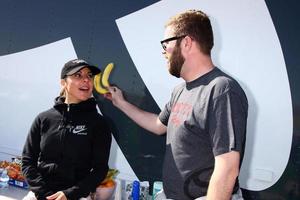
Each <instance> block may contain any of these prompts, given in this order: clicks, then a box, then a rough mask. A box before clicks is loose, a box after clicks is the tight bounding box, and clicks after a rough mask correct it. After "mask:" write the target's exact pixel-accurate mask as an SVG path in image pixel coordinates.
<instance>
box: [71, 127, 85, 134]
mask: <svg viewBox="0 0 300 200" xmlns="http://www.w3.org/2000/svg"><path fill="white" fill-rule="evenodd" d="M85 130H87V129H86V128H84V129H76V128H74V129H73V133H74V134H76V133H80V132H82V131H85Z"/></svg>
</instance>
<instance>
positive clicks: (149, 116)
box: [117, 101, 166, 135]
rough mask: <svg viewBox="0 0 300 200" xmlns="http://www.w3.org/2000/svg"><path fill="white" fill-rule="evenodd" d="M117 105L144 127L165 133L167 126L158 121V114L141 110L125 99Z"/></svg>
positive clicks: (158, 133) (156, 132) (159, 133)
mask: <svg viewBox="0 0 300 200" xmlns="http://www.w3.org/2000/svg"><path fill="white" fill-rule="evenodd" d="M117 107H118V108H119V109H120V110H121V111H123V112H124V113H125V114H126V115H127V116H128V117H129V118H130V119H132V120H133V121H134V122H135V123H137V124H138V125H139V126H141V127H142V128H144V129H146V130H148V131H150V132H153V133H155V134H157V135H161V134H164V133H165V131H166V128H165V127H164V125H163V124H161V123H160V122H159V121H158V115H157V114H155V113H150V112H146V111H144V110H141V109H140V108H138V107H136V106H135V105H133V104H131V103H129V102H127V101H123V102H122V103H120V104H119V105H118V106H117Z"/></svg>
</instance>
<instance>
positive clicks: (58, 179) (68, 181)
mask: <svg viewBox="0 0 300 200" xmlns="http://www.w3.org/2000/svg"><path fill="white" fill-rule="evenodd" d="M98 73H100V70H99V69H98V68H97V67H95V66H92V65H90V64H88V63H87V62H86V61H84V60H79V59H75V60H71V61H69V62H67V63H66V64H65V65H64V67H63V68H62V71H61V87H62V90H61V94H60V96H59V97H57V98H56V99H55V104H54V106H53V108H51V109H49V110H47V111H45V112H42V113H40V114H39V115H38V116H37V117H36V119H35V120H34V122H33V124H32V126H31V129H30V131H29V134H28V137H27V140H26V143H25V146H24V149H23V155H22V171H23V174H24V175H25V177H26V180H27V182H28V184H29V185H30V190H31V191H30V193H29V194H28V195H27V196H26V197H24V199H26V198H27V199H29V198H30V196H34V197H35V198H34V199H37V200H45V199H49V200H67V199H68V200H73V199H74V200H75V199H76V200H78V199H80V198H82V197H87V196H88V195H89V194H90V193H91V192H93V191H94V190H95V188H96V187H97V186H98V185H99V184H100V183H101V181H102V180H104V178H105V177H106V174H107V171H108V158H109V152H110V145H111V134H110V130H109V128H108V125H107V124H106V122H105V121H104V119H103V117H102V116H101V115H100V114H99V113H98V112H97V109H96V101H95V99H94V98H93V97H92V91H93V77H94V75H95V74H98Z"/></svg>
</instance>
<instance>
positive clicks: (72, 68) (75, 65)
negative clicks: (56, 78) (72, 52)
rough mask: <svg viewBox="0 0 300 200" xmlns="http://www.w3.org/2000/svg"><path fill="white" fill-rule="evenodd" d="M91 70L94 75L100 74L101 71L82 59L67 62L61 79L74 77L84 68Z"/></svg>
mask: <svg viewBox="0 0 300 200" xmlns="http://www.w3.org/2000/svg"><path fill="white" fill-rule="evenodd" d="M85 67H87V68H89V69H90V70H91V72H92V74H93V75H96V74H99V73H100V72H101V70H100V69H99V68H98V67H96V66H94V65H90V64H89V63H88V62H86V61H85V60H82V59H74V60H70V61H69V62H67V63H66V64H65V65H64V67H63V68H62V70H61V74H60V78H61V79H64V78H65V77H66V76H69V75H72V74H74V73H76V72H78V71H79V70H81V69H82V68H85Z"/></svg>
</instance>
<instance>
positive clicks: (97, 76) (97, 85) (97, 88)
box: [94, 73, 109, 94]
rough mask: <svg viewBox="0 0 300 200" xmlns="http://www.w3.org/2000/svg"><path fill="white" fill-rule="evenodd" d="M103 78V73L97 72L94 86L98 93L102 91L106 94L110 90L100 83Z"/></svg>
mask: <svg viewBox="0 0 300 200" xmlns="http://www.w3.org/2000/svg"><path fill="white" fill-rule="evenodd" d="M101 78H102V74H101V73H99V74H97V75H96V76H95V77H94V88H95V90H96V91H97V92H98V93H100V94H106V93H108V92H109V91H108V90H107V89H106V88H104V87H102V85H101V83H100V80H101Z"/></svg>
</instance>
